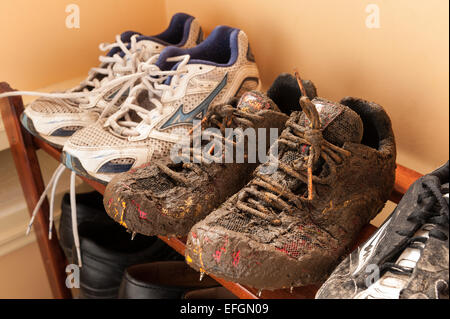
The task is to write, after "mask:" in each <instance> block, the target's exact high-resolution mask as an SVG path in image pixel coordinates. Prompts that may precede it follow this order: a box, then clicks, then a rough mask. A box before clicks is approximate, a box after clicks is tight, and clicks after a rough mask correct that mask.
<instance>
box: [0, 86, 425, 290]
mask: <svg viewBox="0 0 450 319" xmlns="http://www.w3.org/2000/svg"><path fill="white" fill-rule="evenodd" d="M10 91H13V90H12V89H11V87H10V86H9V84H8V83H5V82H2V83H0V93H3V92H10ZM23 109H24V106H23V102H22V97H20V96H17V97H10V98H4V99H0V110H1V115H2V118H3V123H4V126H5V130H6V133H7V135H8V140H9V144H10V149H11V153H12V155H13V159H14V162H15V166H16V169H17V172H18V173H19V179H20V183H21V185H22V189H23V192H24V195H25V199H26V202H27V206H28V210H29V212H30V214H31V212H32V211H33V209H34V207H35V205H36V203H37V202H38V200H39V197H40V195H41V194H42V192H43V191H44V182H43V179H42V175H41V169H40V166H39V162H38V160H37V156H36V151H37V150H38V149H39V148H40V149H42V150H44V151H45V152H47V153H48V154H50V155H51V156H52V157H53V158H55V159H56V160H57V161H60V155H61V152H60V151H59V150H57V149H55V148H53V147H52V146H50V145H49V144H47V143H45V142H43V141H42V140H40V139H38V138H35V137H34V136H32V135H31V134H29V133H28V132H27V131H26V130H25V129H24V128H23V127H22V125H21V124H20V121H19V117H20V114H21V113H22V112H23ZM420 176H421V174H419V173H417V172H415V171H413V170H411V169H408V168H406V167H403V166H401V165H397V170H396V182H395V187H394V191H393V192H392V194H391V198H390V200H391V201H393V202H395V203H398V202H399V201H400V199H401V197H402V196H403V194H404V193H405V192H406V190H407V189H408V188H409V186H410V185H411V184H412V183H413V182H414V181H415V180H416V179H418V178H419V177H420ZM80 177H81V178H82V179H83V180H84V181H85V182H86V183H88V184H89V185H91V186H92V187H93V188H94V189H95V190H97V191H98V192H100V193H101V194H103V193H104V191H105V186H104V185H102V184H100V183H98V182H95V181H92V180H89V179H87V178H85V177H82V176H80ZM48 214H49V206H48V202H47V200H45V201H44V204H43V205H42V207H41V208H40V211H39V212H38V214H37V216H36V220H35V222H34V230H35V233H36V237H37V242H38V244H39V249H40V252H41V257H42V260H43V262H44V267H45V269H46V272H47V276H48V279H49V282H50V287H51V290H52V292H53V295H54V297H55V298H71V297H72V294H71V292H70V290H69V289H68V288H67V287H66V285H65V279H66V273H65V268H66V265H67V261H66V258H65V257H64V254H63V251H62V249H61V247H60V245H59V243H58V239H57V237H56V236H54V237H53V239H52V240H49V239H48V236H47V230H48V226H49V221H48ZM375 230H376V228H375V227H374V226H372V225H367V226H366V227H365V228H364V229H363V230H362V232H361V233H360V234H359V237H358V240H357V242H356V243H355V244H354V247H353V248H356V247H357V246H358V245H359V244H361V243H363V242H364V241H365V240H366V239H368V238H369V237H370V235H371V234H372V233H373V232H374V231H375ZM160 238H161V239H162V240H163V241H164V242H166V243H167V244H168V245H169V246H171V247H172V248H173V249H175V250H176V251H177V252H179V253H180V254H183V255H184V248H185V243H184V240H183V239H178V238H167V237H164V236H160ZM211 277H213V278H214V279H216V280H217V281H218V282H219V283H220V284H221V285H223V286H224V287H225V288H227V289H228V290H230V291H231V292H232V293H234V294H235V295H236V296H238V297H239V298H245V299H258V298H286V299H288V298H289V299H291V298H298V299H303V298H314V295H315V293H316V291H317V289H318V288H319V287H317V286H306V287H298V288H295V289H294V290H293V292H292V293H291V292H290V291H289V290H288V289H280V290H275V291H269V290H265V291H263V293H262V295H261V296H258V293H257V290H256V289H253V288H248V287H245V286H242V285H240V284H236V283H233V282H229V281H226V280H223V279H221V278H216V277H214V276H211Z"/></svg>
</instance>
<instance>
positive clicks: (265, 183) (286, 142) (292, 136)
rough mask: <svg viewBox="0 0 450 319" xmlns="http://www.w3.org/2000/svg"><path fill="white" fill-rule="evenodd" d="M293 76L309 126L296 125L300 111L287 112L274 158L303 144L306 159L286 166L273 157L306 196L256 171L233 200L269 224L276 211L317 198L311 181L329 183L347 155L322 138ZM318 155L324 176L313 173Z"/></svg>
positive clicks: (316, 118) (277, 222)
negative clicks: (325, 170)
mask: <svg viewBox="0 0 450 319" xmlns="http://www.w3.org/2000/svg"><path fill="white" fill-rule="evenodd" d="M295 75H296V77H297V81H298V84H299V87H300V90H301V91H302V97H301V98H300V106H301V107H302V110H303V112H304V113H305V115H306V116H307V117H308V119H309V120H310V122H311V125H310V126H308V127H303V126H301V125H299V124H297V123H298V122H299V120H300V116H301V114H300V113H297V114H295V115H291V117H290V118H289V119H288V121H287V122H286V128H285V130H284V131H283V132H282V133H281V135H280V138H279V139H278V141H277V143H278V144H281V146H282V148H281V150H280V154H279V155H278V158H281V156H282V155H283V153H284V151H286V150H288V149H292V150H295V151H297V150H299V149H300V148H301V147H302V146H304V145H307V146H308V147H309V154H308V156H307V157H308V158H307V161H306V162H305V161H303V159H302V158H299V159H297V160H295V161H293V162H292V164H290V165H288V164H285V163H283V162H281V161H278V159H274V160H275V161H277V163H278V169H279V170H281V171H282V172H284V173H285V174H287V175H288V176H290V177H292V178H294V179H297V180H299V181H301V183H302V184H306V185H307V194H308V195H307V196H306V197H304V196H298V195H296V194H295V193H294V192H292V191H291V190H290V189H288V188H287V187H284V186H283V185H281V184H280V183H278V182H277V181H275V180H274V179H273V177H272V176H271V175H268V174H261V173H259V172H256V173H255V178H254V179H253V180H252V181H251V182H250V183H249V185H248V186H247V187H245V188H243V189H242V192H241V193H240V194H239V196H238V200H237V203H236V208H237V209H238V210H239V211H243V212H246V213H248V214H251V215H253V216H255V217H259V218H262V219H265V220H268V221H269V222H271V223H272V224H273V225H280V224H281V220H280V219H279V217H278V213H277V211H278V212H287V213H289V214H292V213H293V212H294V211H295V210H296V209H301V208H303V207H304V205H305V204H306V203H311V202H312V201H313V200H314V199H315V198H316V197H317V194H316V191H315V184H316V183H320V184H326V183H329V181H330V178H331V176H333V175H334V174H335V172H336V165H338V164H340V163H342V162H343V161H344V160H345V158H346V157H348V156H350V152H349V151H347V150H344V149H342V148H340V147H337V146H335V145H333V144H332V143H330V142H328V141H326V140H325V139H324V138H323V135H322V128H321V123H320V118H319V113H318V112H317V109H316V107H315V105H314V104H313V103H312V102H311V101H310V100H309V98H308V97H307V95H306V92H305V90H304V88H303V85H302V81H301V78H300V76H299V75H298V73H297V72H295ZM320 158H322V159H323V160H324V161H325V163H327V164H328V167H329V169H330V173H329V175H328V176H327V177H318V176H315V175H314V174H313V171H314V167H316V166H317V164H318V163H319V159H320Z"/></svg>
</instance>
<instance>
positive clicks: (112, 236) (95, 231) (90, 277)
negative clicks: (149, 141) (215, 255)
mask: <svg viewBox="0 0 450 319" xmlns="http://www.w3.org/2000/svg"><path fill="white" fill-rule="evenodd" d="M76 202H77V221H78V234H79V239H80V248H81V260H82V265H83V266H82V267H81V268H80V295H79V297H80V298H83V299H85V298H86V299H97V298H101V299H106V298H117V295H118V291H119V286H120V282H121V280H122V277H123V275H124V272H125V269H126V268H128V267H130V266H132V265H135V264H141V263H147V262H154V261H165V260H183V259H184V258H183V256H181V255H180V254H178V253H177V252H176V251H174V250H173V249H172V248H171V247H169V246H167V245H166V244H165V243H164V242H163V241H162V240H160V239H159V238H158V237H148V236H143V235H139V234H137V235H136V236H135V237H134V238H133V240H131V234H130V233H128V232H127V231H126V230H125V229H124V228H123V227H122V226H120V225H119V224H117V223H115V222H114V221H113V220H112V219H111V218H109V217H108V215H107V214H106V212H105V210H104V208H103V199H102V196H101V195H100V194H99V193H97V192H92V193H85V194H78V195H76ZM59 239H60V244H61V246H62V248H63V250H64V252H65V254H66V256H67V259H68V260H69V262H70V263H74V264H77V260H76V259H77V258H76V256H77V254H76V250H75V247H74V240H73V234H72V221H71V212H70V200H69V197H68V196H64V198H63V201H62V213H61V223H60V230H59Z"/></svg>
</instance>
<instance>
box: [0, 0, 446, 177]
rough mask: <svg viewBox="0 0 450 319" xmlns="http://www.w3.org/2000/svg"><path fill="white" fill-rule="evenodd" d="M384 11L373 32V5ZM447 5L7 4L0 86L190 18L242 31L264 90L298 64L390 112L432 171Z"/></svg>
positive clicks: (334, 88) (63, 71)
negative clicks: (74, 13)
mask: <svg viewBox="0 0 450 319" xmlns="http://www.w3.org/2000/svg"><path fill="white" fill-rule="evenodd" d="M69 3H75V4H78V5H79V7H80V13H81V28H80V29H67V28H66V27H65V19H66V16H67V13H66V12H65V7H66V5H67V4H69ZM369 3H375V4H377V5H378V6H379V8H380V25H381V28H380V29H368V28H367V27H366V26H365V20H366V17H367V15H368V13H366V12H365V8H366V6H367V4H369ZM448 7H449V3H448V1H445V0H429V1H421V0H341V1H336V0H315V1H306V0H284V1H276V0H264V1H261V0H246V1H242V0H239V1H238V0H229V1H222V0H220V1H219V0H208V1H206V0H190V1H185V0H152V1H148V0H134V1H129V0H128V1H127V0H113V1H111V0H96V1H89V0H71V1H69V0H67V1H61V0H43V1H33V0H2V1H1V2H0V34H1V35H2V45H1V50H0V79H1V80H8V81H9V82H10V83H11V84H12V85H13V86H14V87H16V88H20V89H35V88H39V87H43V86H47V85H49V84H51V83H54V82H57V81H62V80H66V79H68V78H71V77H75V76H80V75H85V74H86V72H87V70H88V69H89V68H90V67H92V66H95V65H97V63H98V61H97V58H98V55H99V51H98V49H97V48H98V44H99V43H100V42H105V41H106V42H109V41H113V40H114V36H115V35H116V34H118V33H120V32H122V31H123V30H127V29H134V30H137V31H140V32H143V33H146V34H152V33H156V32H159V31H161V30H162V29H163V28H165V27H166V22H167V21H168V19H169V18H170V16H171V15H172V14H173V13H175V12H179V11H185V12H188V13H191V14H192V15H195V16H196V17H198V18H199V21H200V23H201V24H202V25H203V27H204V29H205V30H206V32H210V31H211V30H212V29H213V27H214V26H215V25H217V24H228V25H232V26H236V27H240V28H242V29H243V30H245V31H246V32H247V33H248V35H249V37H250V41H251V44H252V47H253V50H254V53H255V54H256V58H257V61H258V63H259V67H260V71H261V75H262V78H263V81H264V83H265V85H266V87H267V86H268V85H270V83H271V81H272V80H273V79H274V78H275V76H276V75H277V74H278V73H279V72H282V71H288V72H290V71H291V70H292V69H293V68H294V67H298V68H299V69H300V71H301V73H302V74H303V76H304V77H305V78H309V79H311V80H313V81H314V82H315V83H316V85H317V86H318V88H319V94H320V95H322V96H324V97H327V98H330V99H334V100H338V99H340V98H342V97H343V96H345V95H353V96H359V97H364V98H366V99H368V100H372V101H376V102H378V103H379V104H381V105H383V106H384V107H385V108H386V109H387V111H388V112H389V114H390V116H391V118H392V121H393V124H394V129H395V133H396V137H397V142H398V149H399V154H398V162H399V163H402V164H404V165H407V166H409V167H412V168H415V169H416V170H418V171H421V172H427V171H429V170H431V169H433V168H434V167H436V166H438V165H440V164H441V163H442V162H444V161H445V160H447V159H448V136H449V134H448V127H449V124H448V115H449V114H448V113H449V112H448V110H449V108H448V102H449V96H448V84H449V83H448V67H449V65H448V56H449V50H448V35H449V34H448V26H449V21H448V9H449V8H448Z"/></svg>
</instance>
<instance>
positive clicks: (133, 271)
mask: <svg viewBox="0 0 450 319" xmlns="http://www.w3.org/2000/svg"><path fill="white" fill-rule="evenodd" d="M199 277H200V273H199V272H197V271H195V270H193V269H191V268H190V267H189V266H188V265H186V263H185V262H184V261H163V262H153V263H146V264H141V265H134V266H131V267H129V268H128V269H127V270H126V272H125V275H124V276H123V280H122V284H121V285H120V291H119V298H120V299H182V298H183V297H184V296H185V294H186V293H188V292H190V291H193V290H198V289H201V290H203V289H208V288H214V287H218V286H219V284H218V283H217V282H216V281H215V280H213V279H212V278H211V277H208V276H205V278H202V280H199Z"/></svg>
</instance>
